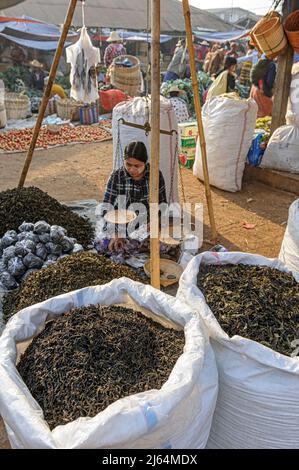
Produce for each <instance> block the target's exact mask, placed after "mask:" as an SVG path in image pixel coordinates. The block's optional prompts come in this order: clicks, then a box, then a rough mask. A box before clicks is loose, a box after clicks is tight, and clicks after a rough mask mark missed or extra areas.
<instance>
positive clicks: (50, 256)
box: [46, 253, 58, 263]
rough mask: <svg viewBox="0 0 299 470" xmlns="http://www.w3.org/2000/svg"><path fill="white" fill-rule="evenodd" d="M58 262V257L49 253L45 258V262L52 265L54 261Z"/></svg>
mask: <svg viewBox="0 0 299 470" xmlns="http://www.w3.org/2000/svg"><path fill="white" fill-rule="evenodd" d="M57 260H58V256H57V255H54V254H53V253H50V254H49V255H48V256H47V260H46V262H47V261H51V262H52V263H54V262H55V261H57Z"/></svg>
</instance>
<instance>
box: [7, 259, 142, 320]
mask: <svg viewBox="0 0 299 470" xmlns="http://www.w3.org/2000/svg"><path fill="white" fill-rule="evenodd" d="M122 276H125V277H128V278H130V279H133V280H134V281H142V279H141V278H140V276H138V274H137V273H136V272H135V271H134V270H133V269H131V268H129V267H128V266H124V265H119V264H116V263H113V262H112V261H110V260H109V259H107V258H105V257H104V256H102V255H98V254H95V253H90V252H86V251H85V252H81V253H77V254H72V255H70V256H68V257H66V258H63V259H61V260H59V261H57V263H55V264H53V265H52V266H49V267H48V268H45V269H42V270H40V271H38V272H36V273H33V274H31V275H30V276H29V277H28V278H27V279H26V280H25V281H24V282H23V283H22V285H21V286H20V288H19V289H17V290H15V291H12V292H9V293H8V294H6V295H5V297H4V300H3V316H4V321H7V320H8V319H9V318H10V317H11V316H12V315H13V314H14V313H16V312H18V311H19V310H21V309H23V308H26V307H29V306H30V305H34V304H36V303H38V302H43V301H44V300H47V299H49V298H51V297H55V296H57V295H60V294H64V293H66V292H71V291H73V290H76V289H82V288H83V287H88V286H95V285H102V284H106V283H107V282H110V281H112V280H113V279H117V278H120V277H122Z"/></svg>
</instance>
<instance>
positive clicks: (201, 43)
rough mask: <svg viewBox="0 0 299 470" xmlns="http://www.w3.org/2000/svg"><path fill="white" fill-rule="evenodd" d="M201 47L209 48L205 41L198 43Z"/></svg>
mask: <svg viewBox="0 0 299 470" xmlns="http://www.w3.org/2000/svg"><path fill="white" fill-rule="evenodd" d="M199 44H200V45H201V46H209V45H210V44H209V43H208V42H207V41H202V42H200V43H199Z"/></svg>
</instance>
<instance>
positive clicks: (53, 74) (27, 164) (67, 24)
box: [18, 0, 77, 188]
mask: <svg viewBox="0 0 299 470" xmlns="http://www.w3.org/2000/svg"><path fill="white" fill-rule="evenodd" d="M76 5H77V0H70V3H69V7H68V11H67V14H66V17H65V22H64V25H63V30H62V33H61V36H60V39H59V42H58V46H57V49H56V52H55V56H54V59H53V63H52V66H51V70H50V75H49V81H48V84H47V86H46V88H45V91H44V95H43V99H42V102H41V105H40V108H39V112H38V116H37V120H36V123H35V127H34V131H33V135H32V139H31V142H30V146H29V149H28V153H27V156H26V160H25V163H24V167H23V170H22V173H21V177H20V181H19V185H18V187H19V188H22V187H23V186H24V183H25V180H26V176H27V173H28V170H29V167H30V164H31V161H32V156H33V152H34V149H35V146H36V141H37V138H38V135H39V131H40V128H41V125H42V122H43V118H44V115H45V111H46V107H47V104H48V101H49V98H50V94H51V89H52V85H53V82H54V80H55V77H56V72H57V68H58V64H59V60H60V57H61V55H62V51H63V47H64V43H65V40H66V38H67V35H68V32H69V28H70V25H71V23H72V19H73V16H74V11H75V8H76Z"/></svg>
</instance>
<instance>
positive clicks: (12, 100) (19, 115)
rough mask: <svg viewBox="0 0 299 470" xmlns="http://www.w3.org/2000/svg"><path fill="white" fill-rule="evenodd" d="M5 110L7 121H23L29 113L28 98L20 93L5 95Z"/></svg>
mask: <svg viewBox="0 0 299 470" xmlns="http://www.w3.org/2000/svg"><path fill="white" fill-rule="evenodd" d="M4 103H5V109H6V116H7V119H25V118H26V117H27V116H28V114H29V111H30V100H29V98H28V96H26V95H22V94H20V93H5V100H4Z"/></svg>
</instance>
